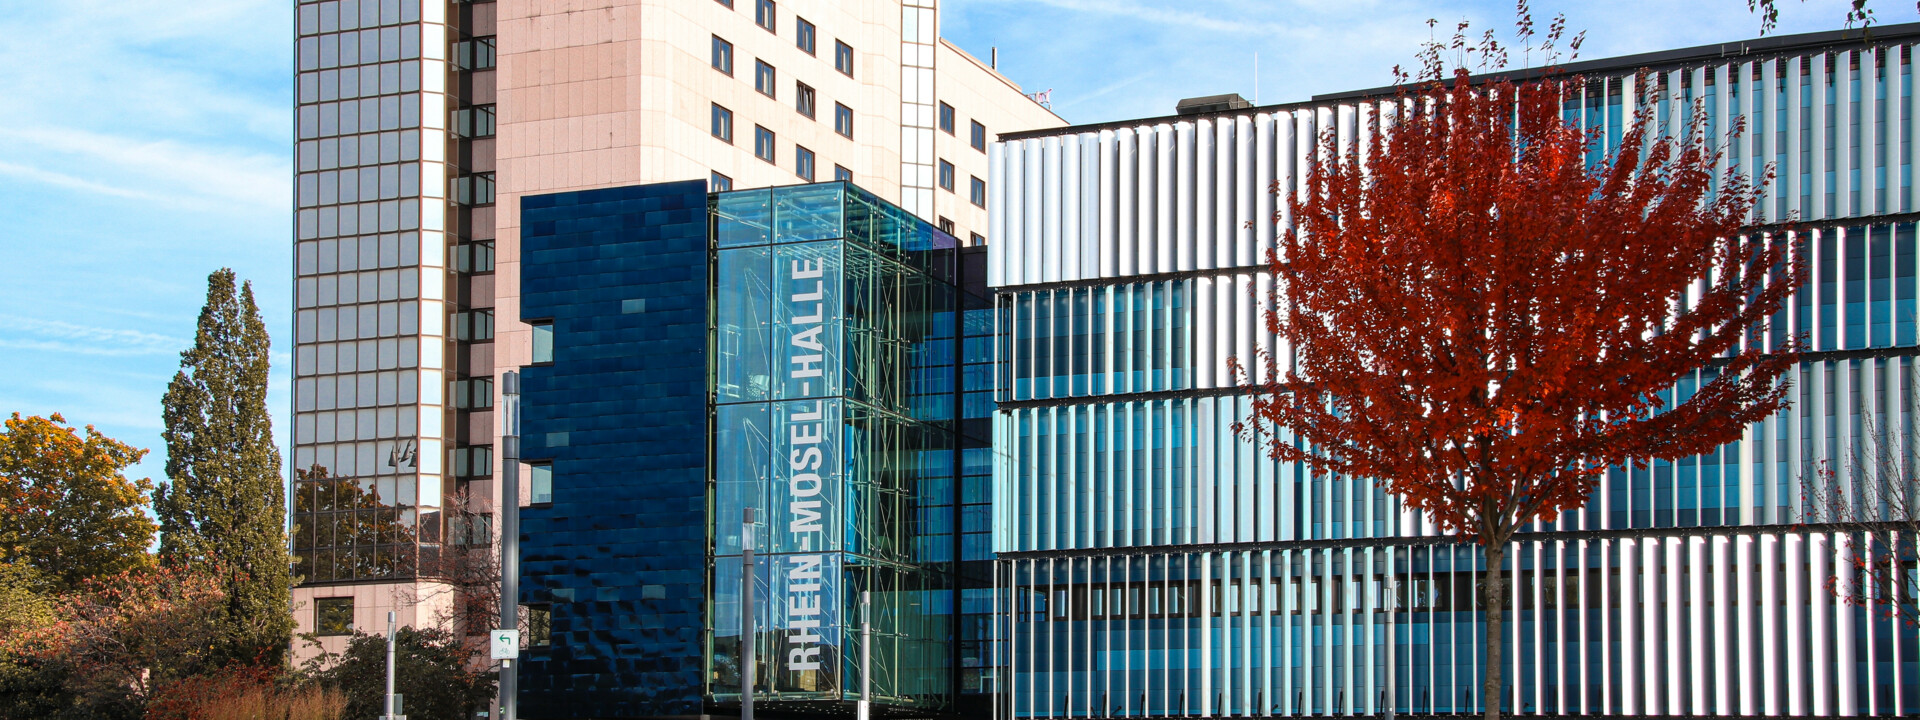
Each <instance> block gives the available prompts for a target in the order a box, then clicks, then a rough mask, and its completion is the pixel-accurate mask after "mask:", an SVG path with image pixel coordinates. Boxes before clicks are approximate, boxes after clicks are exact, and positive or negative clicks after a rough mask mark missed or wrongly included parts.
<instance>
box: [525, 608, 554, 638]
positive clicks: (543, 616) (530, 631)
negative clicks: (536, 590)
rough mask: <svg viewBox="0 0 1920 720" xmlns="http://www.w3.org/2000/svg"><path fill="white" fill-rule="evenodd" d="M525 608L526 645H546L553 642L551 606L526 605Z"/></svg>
mask: <svg viewBox="0 0 1920 720" xmlns="http://www.w3.org/2000/svg"><path fill="white" fill-rule="evenodd" d="M524 607H526V608H527V647H546V646H548V645H552V644H553V606H552V605H526V606H524Z"/></svg>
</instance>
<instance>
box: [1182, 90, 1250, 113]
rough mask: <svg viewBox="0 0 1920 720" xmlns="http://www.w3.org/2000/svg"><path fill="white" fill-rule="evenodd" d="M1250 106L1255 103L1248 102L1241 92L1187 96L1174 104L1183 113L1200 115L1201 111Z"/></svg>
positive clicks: (1207, 111)
mask: <svg viewBox="0 0 1920 720" xmlns="http://www.w3.org/2000/svg"><path fill="white" fill-rule="evenodd" d="M1250 107H1253V103H1250V102H1247V99H1246V98H1243V97H1240V93H1227V94H1225V95H1208V96H1206V97H1197V98H1187V99H1185V100H1181V101H1180V104H1179V105H1175V106H1173V108H1174V111H1176V112H1178V113H1180V114H1181V115H1199V114H1200V113H1210V112H1220V111H1222V110H1244V109H1246V108H1250Z"/></svg>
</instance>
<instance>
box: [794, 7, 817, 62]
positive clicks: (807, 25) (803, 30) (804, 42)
mask: <svg viewBox="0 0 1920 720" xmlns="http://www.w3.org/2000/svg"><path fill="white" fill-rule="evenodd" d="M793 25H794V31H793V46H794V47H797V48H800V51H801V52H804V53H806V54H808V55H812V56H814V57H819V54H818V53H817V52H816V46H817V45H818V44H819V43H818V36H819V34H820V31H819V29H818V28H815V27H814V26H813V23H811V22H807V19H806V18H803V17H800V16H798V15H795V16H793Z"/></svg>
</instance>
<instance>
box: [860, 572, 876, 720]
mask: <svg viewBox="0 0 1920 720" xmlns="http://www.w3.org/2000/svg"><path fill="white" fill-rule="evenodd" d="M859 710H860V711H859V713H858V715H859V718H858V720H867V718H870V717H873V593H872V592H869V591H866V590H861V591H860V708H859Z"/></svg>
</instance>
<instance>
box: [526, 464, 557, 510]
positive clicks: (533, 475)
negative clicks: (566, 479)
mask: <svg viewBox="0 0 1920 720" xmlns="http://www.w3.org/2000/svg"><path fill="white" fill-rule="evenodd" d="M527 479H528V480H529V481H530V484H529V485H528V487H529V488H531V489H532V490H533V492H532V493H531V495H532V496H533V497H532V503H533V504H535V505H551V504H553V464H552V463H534V464H530V465H528V466H527Z"/></svg>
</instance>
